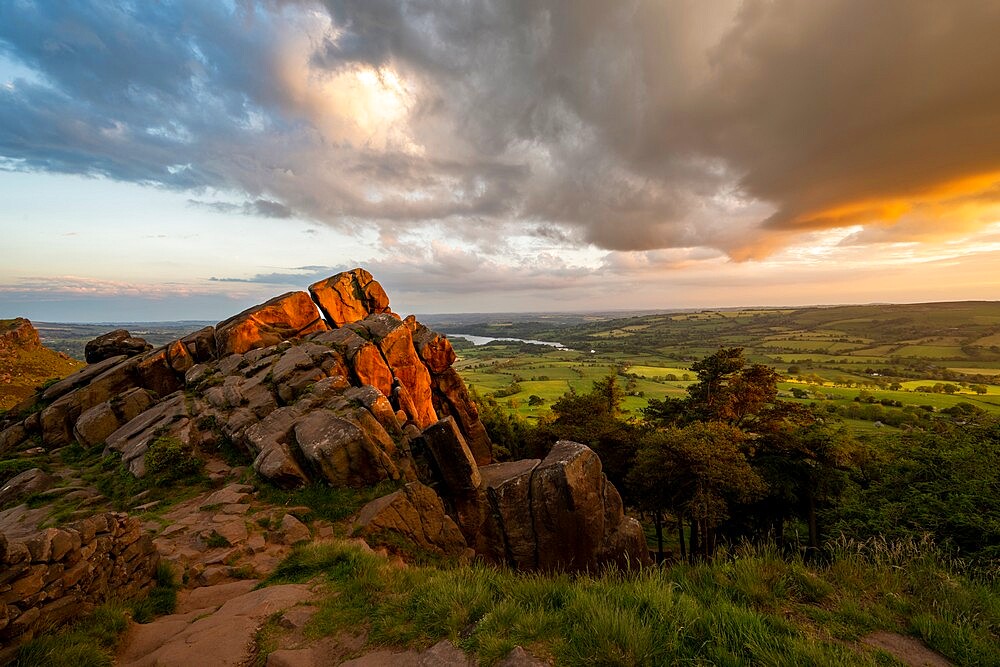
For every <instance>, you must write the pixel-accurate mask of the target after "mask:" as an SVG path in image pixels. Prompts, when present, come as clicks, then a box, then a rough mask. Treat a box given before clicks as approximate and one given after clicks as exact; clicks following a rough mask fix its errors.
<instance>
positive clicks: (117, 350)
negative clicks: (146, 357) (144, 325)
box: [83, 329, 153, 364]
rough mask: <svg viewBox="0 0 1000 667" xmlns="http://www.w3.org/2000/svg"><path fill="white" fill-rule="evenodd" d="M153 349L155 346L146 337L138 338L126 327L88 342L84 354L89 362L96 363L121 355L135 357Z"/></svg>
mask: <svg viewBox="0 0 1000 667" xmlns="http://www.w3.org/2000/svg"><path fill="white" fill-rule="evenodd" d="M152 349H153V346H152V345H150V344H149V343H147V342H146V340H145V339H144V338H137V337H135V336H133V335H132V334H130V333H129V332H128V331H126V330H125V329H115V330H114V331H109V332H108V333H106V334H101V335H100V336H98V337H97V338H95V339H94V340H92V341H90V342H88V343H87V345H86V347H84V349H83V356H84V359H86V360H87V363H88V364H96V363H97V362H99V361H104V360H105V359H110V358H111V357H117V356H119V355H124V356H126V357H134V356H135V355H137V354H142V353H143V352H148V351H150V350H152Z"/></svg>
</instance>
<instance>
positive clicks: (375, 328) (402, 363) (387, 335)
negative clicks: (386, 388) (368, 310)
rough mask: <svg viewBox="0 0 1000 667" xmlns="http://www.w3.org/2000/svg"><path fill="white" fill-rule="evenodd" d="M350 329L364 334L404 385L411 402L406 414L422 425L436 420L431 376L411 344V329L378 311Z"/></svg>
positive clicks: (427, 424) (418, 424)
mask: <svg viewBox="0 0 1000 667" xmlns="http://www.w3.org/2000/svg"><path fill="white" fill-rule="evenodd" d="M351 328H354V329H355V330H357V331H359V332H363V334H362V335H364V334H367V337H370V338H371V339H372V341H373V342H374V343H375V344H376V345H377V346H378V349H379V350H381V351H382V356H383V357H384V358H385V362H386V364H388V365H389V369H390V370H391V371H392V374H393V375H394V376H395V377H396V378H398V379H399V382H400V384H402V385H403V387H405V388H406V392H407V393H408V394H409V397H410V399H411V400H412V403H413V409H414V412H415V413H414V414H412V415H409V417H410V418H411V419H413V421H414V422H416V424H417V426H419V427H420V428H425V427H427V426H430V425H431V424H433V423H434V422H436V421H437V420H438V417H437V413H436V412H435V411H434V404H433V402H432V400H431V376H430V373H428V372H427V367H426V366H424V364H423V362H422V361H421V360H420V357H419V355H417V351H416V349H415V348H414V347H413V336H412V335H411V334H410V329H409V328H408V327H407V326H405V325H404V324H403V323H402V322H401V321H399V320H398V319H396V318H395V317H394V316H392V315H388V314H380V315H371V316H370V317H368V318H366V319H364V320H362V321H361V322H355V323H353V324H352V325H351Z"/></svg>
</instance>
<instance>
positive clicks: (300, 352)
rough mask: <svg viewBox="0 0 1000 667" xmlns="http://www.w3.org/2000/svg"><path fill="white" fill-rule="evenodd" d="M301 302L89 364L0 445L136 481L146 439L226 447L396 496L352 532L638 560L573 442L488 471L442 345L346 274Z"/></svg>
mask: <svg viewBox="0 0 1000 667" xmlns="http://www.w3.org/2000/svg"><path fill="white" fill-rule="evenodd" d="M310 292H311V294H312V295H313V297H314V298H315V299H316V303H315V304H314V303H313V301H312V300H311V299H310V297H309V294H307V293H306V292H290V293H288V294H285V295H282V296H280V297H277V298H275V299H272V300H270V301H268V302H266V303H264V304H261V305H259V306H256V307H254V308H250V309H248V310H246V311H244V312H243V313H240V314H239V315H237V316H235V317H232V318H230V319H228V320H225V321H223V322H220V323H219V324H218V325H217V326H216V327H206V328H205V329H202V330H200V331H197V332H195V333H193V334H191V335H189V336H186V337H184V338H182V339H180V340H177V341H174V342H172V343H170V344H167V345H165V346H162V347H160V348H157V349H155V350H149V351H145V352H142V353H141V354H138V355H134V356H128V355H127V354H118V355H116V356H112V357H108V358H107V359H104V360H102V361H98V362H96V363H93V364H91V365H89V366H88V367H87V368H85V369H84V370H82V371H80V372H79V373H76V374H75V375H73V376H70V377H68V378H66V379H64V380H62V381H60V382H57V383H55V384H53V385H52V386H50V387H48V388H47V389H46V390H45V391H44V392H42V393H41V394H40V395H36V396H35V397H34V398H33V403H32V405H34V406H42V409H41V410H40V411H38V412H34V413H33V414H24V413H19V411H14V412H13V414H12V415H11V416H9V417H5V419H4V422H3V423H0V448H7V449H18V448H24V447H26V446H28V443H30V442H32V439H35V440H38V439H40V440H41V443H42V446H43V447H46V448H52V447H58V446H62V445H65V444H68V443H70V442H72V441H73V440H76V441H78V442H80V443H81V444H83V445H85V446H97V445H100V444H101V443H104V446H105V451H106V452H107V453H118V454H120V455H121V460H122V463H123V464H124V465H125V467H126V468H127V469H128V470H129V471H131V473H132V474H134V475H137V476H142V475H144V474H146V458H147V453H148V452H149V451H150V449H151V448H153V447H155V446H158V445H157V442H158V439H160V438H166V439H169V440H168V441H167V442H164V443H162V444H163V446H164V447H166V446H174V447H176V446H177V444H178V443H179V445H180V447H181V448H180V451H186V452H191V453H192V454H191V455H197V452H198V451H200V450H204V451H213V450H214V449H216V448H218V447H219V446H220V445H221V444H223V443H225V444H226V446H233V447H236V448H237V449H242V450H243V451H244V452H245V453H246V454H247V455H249V457H250V458H252V459H253V467H254V469H255V470H256V471H257V473H259V474H260V475H261V476H263V477H265V478H267V479H269V480H271V481H272V482H273V483H275V484H277V485H279V486H283V487H294V486H300V485H303V484H306V483H310V482H324V483H327V484H329V485H331V486H337V487H364V486H371V485H374V484H377V483H379V482H384V481H393V482H396V483H398V484H401V485H403V487H402V488H401V490H399V491H397V492H396V493H394V494H392V495H390V496H388V497H386V498H382V499H380V500H378V501H376V502H375V503H374V504H373V505H370V506H369V507H368V508H366V510H365V512H363V514H362V518H361V520H360V523H359V524H358V526H359V527H358V529H359V531H362V532H364V533H365V534H368V535H374V534H376V533H377V534H379V535H382V536H384V535H388V534H392V533H396V534H397V536H398V537H399V538H400V539H405V540H408V541H411V542H413V543H414V544H416V545H417V546H419V547H420V548H422V549H427V550H430V551H437V552H440V553H457V552H460V551H462V550H465V549H468V548H471V549H473V550H474V551H475V552H476V553H478V554H480V555H482V556H484V557H486V558H488V559H490V560H493V561H496V562H502V563H507V564H510V565H512V566H514V567H519V568H531V569H534V568H538V569H545V570H589V569H594V568H597V567H600V566H602V565H604V564H606V563H611V562H614V563H620V564H624V563H626V562H641V560H642V559H643V558H644V557H645V554H646V550H645V545H644V543H643V542H642V535H641V532H640V531H639V528H638V524H636V523H635V522H634V521H632V520H631V519H627V518H625V516H624V515H623V513H622V506H621V499H620V498H619V496H618V493H617V491H616V490H615V489H614V487H613V486H612V485H611V484H610V483H609V482H608V481H607V478H606V477H605V476H604V474H603V472H602V471H601V464H600V460H599V459H598V458H597V456H596V455H595V454H594V453H593V452H592V451H591V450H590V449H588V448H586V447H584V446H583V445H578V444H575V443H567V442H562V443H559V444H558V445H556V447H555V448H554V449H553V450H552V452H551V453H550V454H549V455H548V456H547V457H546V458H545V459H544V460H542V461H522V462H516V463H509V464H500V465H493V458H492V446H491V443H490V440H489V437H488V436H487V434H486V431H485V429H484V428H483V425H482V423H481V421H480V419H479V413H478V410H477V409H476V406H475V404H474V403H473V402H472V400H471V398H470V397H469V394H468V391H467V390H466V387H465V384H464V383H463V382H462V379H461V378H460V377H459V375H458V374H457V373H456V372H455V370H454V368H453V366H452V365H453V363H454V362H455V359H456V355H455V351H454V350H453V349H452V346H451V343H449V342H448V340H447V339H446V338H445V337H443V336H441V335H440V334H437V333H435V332H433V331H431V330H430V329H428V328H427V327H424V326H423V325H421V324H420V323H419V322H417V321H416V320H415V319H414V318H413V317H408V318H406V319H405V320H401V319H400V318H399V317H397V316H396V315H395V314H393V313H392V312H391V311H390V310H389V300H388V298H387V297H386V295H385V292H384V291H383V290H382V288H381V286H379V284H378V283H377V282H376V281H374V279H372V277H371V275H370V274H369V273H367V272H366V271H363V270H361V269H355V270H354V271H349V272H346V273H343V274H338V275H336V276H333V277H331V278H330V279H328V280H326V281H322V282H320V283H317V284H315V285H313V286H312V287H311V288H310ZM320 311H322V313H323V317H325V318H327V320H328V321H329V323H330V324H332V325H333V326H335V327H337V328H333V329H331V328H330V326H328V324H327V321H325V320H324V319H322V318H321V317H320ZM118 351H123V352H129V353H131V351H129V350H125V349H121V348H119V349H118ZM236 504H239V503H236ZM282 521H284V519H282ZM287 523H288V524H289V525H288V526H287V531H286V532H287V533H288V534H289V535H291V536H293V537H290V538H289V539H294V534H295V533H296V530H295V529H296V526H295V525H294V523H293V518H290V519H289V520H288V521H287ZM299 532H300V533H301V531H299ZM303 535H304V534H303Z"/></svg>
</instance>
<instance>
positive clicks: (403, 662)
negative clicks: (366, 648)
mask: <svg viewBox="0 0 1000 667" xmlns="http://www.w3.org/2000/svg"><path fill="white" fill-rule="evenodd" d="M475 664H476V663H475V661H474V660H472V659H471V658H469V657H468V656H466V655H465V654H464V653H462V651H461V650H459V649H458V648H457V647H456V646H455V645H454V644H452V643H451V642H450V641H447V640H442V641H439V642H438V643H437V644H435V645H434V646H432V647H430V648H429V649H427V650H426V651H420V652H417V651H401V652H397V651H375V652H374V653H369V654H367V655H363V656H361V657H360V658H355V659H354V660H348V661H347V662H344V663H341V667H474V666H475Z"/></svg>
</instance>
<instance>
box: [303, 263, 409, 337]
mask: <svg viewBox="0 0 1000 667" xmlns="http://www.w3.org/2000/svg"><path fill="white" fill-rule="evenodd" d="M309 293H310V294H311V295H312V298H313V300H314V301H315V302H316V305H318V306H319V309H320V311H321V312H322V313H323V316H324V317H325V318H326V321H327V322H329V323H330V325H331V326H335V327H342V326H344V325H345V324H347V323H348V322H357V321H358V320H363V319H365V318H366V317H368V316H369V315H373V314H377V313H390V314H391V313H392V311H391V310H389V297H388V295H386V293H385V290H384V289H382V286H381V285H379V284H378V281H376V280H375V279H374V278H372V274H370V273H368V272H367V271H365V270H364V269H354V270H352V271H345V272H344V273H338V274H337V275H335V276H332V277H330V278H327V279H326V280H321V281H319V282H318V283H315V284H313V285H310V286H309Z"/></svg>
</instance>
